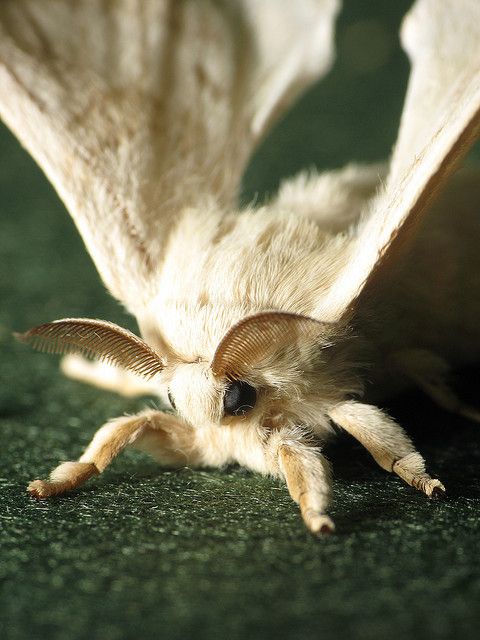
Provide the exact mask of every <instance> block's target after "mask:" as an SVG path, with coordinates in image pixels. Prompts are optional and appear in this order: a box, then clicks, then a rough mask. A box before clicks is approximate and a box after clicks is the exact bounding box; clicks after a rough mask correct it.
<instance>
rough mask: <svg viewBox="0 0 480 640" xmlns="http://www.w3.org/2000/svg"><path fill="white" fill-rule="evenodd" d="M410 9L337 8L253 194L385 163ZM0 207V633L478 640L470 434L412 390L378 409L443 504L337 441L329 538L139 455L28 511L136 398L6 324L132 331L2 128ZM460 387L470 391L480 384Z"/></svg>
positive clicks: (239, 492)
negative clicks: (92, 381)
mask: <svg viewBox="0 0 480 640" xmlns="http://www.w3.org/2000/svg"><path fill="white" fill-rule="evenodd" d="M409 4H410V3H409V2H403V1H402V2H392V0H383V1H379V0H377V1H376V2H357V1H355V0H350V1H349V2H347V3H346V7H345V10H344V12H343V14H342V17H341V19H340V22H339V28H338V37H337V41H338V47H339V55H338V61H337V63H336V66H335V68H334V70H333V72H332V73H331V74H330V75H329V77H328V78H327V79H326V80H325V81H324V82H323V83H321V84H320V85H319V86H318V87H314V88H313V89H312V90H311V91H310V92H309V93H308V95H306V96H305V97H304V98H303V99H302V100H301V102H300V103H299V104H298V105H297V107H296V108H295V109H294V110H293V111H292V112H291V113H290V114H289V115H288V117H287V118H286V119H285V120H284V121H283V122H282V123H281V124H280V125H279V126H278V127H277V128H276V129H275V131H274V132H273V133H272V135H271V137H270V138H269V139H268V140H267V141H266V143H265V144H264V146H263V147H262V149H260V150H259V152H258V154H257V156H256V158H255V159H254V161H253V162H252V164H251V166H250V168H249V170H248V172H247V175H246V178H245V185H244V196H245V198H246V199H251V198H252V197H253V196H255V195H257V196H258V198H259V199H261V198H262V197H263V196H264V194H265V193H268V192H272V191H273V190H274V189H275V187H276V185H277V184H278V181H279V179H280V178H281V177H282V176H287V175H289V174H291V173H294V172H295V171H297V170H300V169H301V168H304V167H308V166H312V165H316V166H318V167H319V168H324V167H325V168H326V167H337V166H341V165H343V164H344V163H346V162H348V161H350V160H353V159H355V160H361V161H372V160H378V159H382V158H385V157H387V155H388V154H389V151H390V149H391V147H392V144H393V142H394V139H395V133H396V129H397V125H398V118H399V115H400V111H401V104H402V99H403V94H404V90H405V83H406V77H407V63H406V61H405V59H404V57H403V54H402V53H401V52H400V50H399V48H398V45H397V36H396V33H397V29H398V24H399V20H400V17H401V15H402V14H403V13H404V11H405V10H406V8H407V7H408V6H409ZM0 210H1V221H0V234H1V237H0V259H1V262H0V265H1V270H0V288H1V302H2V304H1V309H0V343H1V355H0V368H1V369H0V371H1V382H0V413H1V418H2V420H1V427H0V428H1V438H2V439H1V450H0V456H1V462H0V486H1V494H0V495H1V510H0V522H1V531H0V541H1V558H0V579H1V594H0V620H1V622H0V625H1V627H0V636H1V637H2V638H6V639H7V638H8V640H19V639H22V640H26V639H27V638H28V639H30V638H33V639H35V638H54V639H77V638H93V639H96V638H102V639H105V640H116V639H120V638H127V639H130V638H138V637H141V638H154V637H165V638H172V639H176V638H189V637H195V638H216V637H221V638H224V637H229V638H261V637H262V638H263V637H277V638H291V639H294V638H299V639H300V638H302V639H309V638H334V637H342V638H343V637H347V638H353V639H357V638H358V639H364V638H386V637H388V638H390V639H392V640H396V639H400V638H425V639H427V638H429V639H432V638H451V637H453V636H454V635H455V636H456V637H459V638H473V637H478V626H479V623H480V609H479V602H480V567H479V560H478V546H479V539H478V534H479V529H480V527H479V523H478V519H479V511H478V509H479V504H480V483H479V481H478V478H477V474H476V469H478V467H479V464H478V463H479V460H480V437H479V431H478V429H479V427H478V426H477V425H473V424H471V423H468V422H466V421H463V420H460V419H458V418H455V417H452V416H450V415H448V414H444V413H442V412H440V411H439V410H438V409H436V408H435V407H434V406H432V404H431V403H429V402H428V401H427V400H426V399H424V398H423V397H422V396H420V395H418V394H410V395H408V396H405V397H403V398H401V399H399V400H397V401H395V403H392V405H391V407H390V409H391V411H392V413H393V414H394V415H395V417H397V418H398V419H399V420H401V421H402V423H403V424H404V425H405V426H406V427H407V428H408V430H409V432H410V433H411V434H412V435H413V436H414V438H415V441H416V442H417V444H418V445H419V447H420V449H421V451H422V452H423V453H424V454H425V455H426V457H427V460H428V461H429V464H430V468H431V469H432V470H433V471H434V472H435V474H438V475H439V477H441V478H442V479H443V481H444V482H445V484H446V485H447V489H448V498H447V499H446V500H445V501H443V502H440V503H432V502H429V501H428V500H427V499H426V498H424V497H423V496H422V495H420V494H418V493H416V492H415V491H413V490H412V489H410V488H409V487H407V486H405V485H403V484H402V483H401V482H400V481H399V480H398V479H396V478H394V477H392V476H389V475H388V474H386V473H384V472H383V471H381V470H380V469H379V468H378V467H377V466H376V465H375V464H374V463H373V462H372V461H371V459H370V458H369V456H368V455H367V454H366V453H365V451H364V450H363V449H362V448H361V447H360V446H358V445H356V444H355V443H353V442H352V441H350V439H349V438H347V437H346V436H345V437H342V438H340V439H339V440H338V441H337V442H336V443H334V444H332V445H331V446H329V448H328V456H329V458H330V459H331V460H332V462H333V464H334V471H335V496H334V503H333V505H332V509H331V513H332V516H333V518H334V519H335V521H336V523H337V528H338V532H337V534H336V535H334V536H332V537H330V538H327V539H322V540H316V539H314V538H312V537H310V535H309V534H308V533H307V532H306V530H305V529H304V526H303V524H302V522H301V520H300V517H299V515H298V513H297V509H296V507H295V505H294V504H293V503H292V501H291V500H290V498H289V496H288V494H287V491H286V489H285V488H284V487H283V486H281V485H280V484H278V483H277V482H275V481H272V480H270V479H267V478H262V477H259V476H255V475H252V474H250V473H247V472H245V471H244V470H241V469H238V468H233V469H227V470H225V471H212V472H194V471H191V470H190V469H182V470H180V471H175V472H172V471H168V472H165V471H162V470H161V469H160V468H159V467H157V465H156V464H155V463H154V462H153V461H151V460H150V459H148V458H146V457H144V456H141V455H140V454H134V453H127V454H126V455H123V456H122V457H121V458H120V459H119V460H118V461H116V462H115V463H114V464H113V465H112V467H111V468H110V469H108V471H107V472H106V473H105V474H104V475H103V476H102V477H100V478H98V479H96V480H94V481H92V482H91V483H90V484H89V485H87V486H86V487H85V488H83V489H82V490H79V491H76V492H75V493H74V494H72V495H70V496H67V497H64V498H61V499H55V500H52V501H49V502H41V503H39V502H35V501H33V500H31V499H29V498H28V497H27V495H26V493H25V485H26V483H27V481H28V480H30V479H32V478H34V477H37V476H39V475H40V476H44V475H45V474H46V473H47V472H48V471H49V470H50V469H51V468H52V467H53V466H54V465H55V464H56V463H57V462H58V461H59V460H68V459H72V458H75V457H76V456H78V455H79V454H80V452H81V450H82V447H83V446H85V444H86V443H87V442H88V441H89V439H90V437H91V435H92V434H93V432H94V431H95V429H96V428H97V427H98V426H99V425H100V424H102V422H104V421H105V420H106V419H108V418H110V417H113V416H116V415H119V414H122V413H123V412H127V411H129V412H133V411H136V410H138V409H140V408H142V407H143V406H145V401H129V400H125V399H121V398H118V397H116V396H114V395H113V394H109V393H106V392H101V391H97V390H95V389H93V388H90V387H87V386H84V385H81V384H78V383H75V382H73V381H69V380H66V379H65V378H63V377H62V375H60V373H59V372H58V368H57V363H56V360H55V358H51V357H48V356H44V355H39V354H38V353H34V352H31V351H29V350H28V349H26V348H25V347H23V346H22V345H18V344H16V343H15V342H14V341H13V340H12V337H11V332H12V330H23V329H26V328H28V327H29V326H32V325H34V324H38V323H40V322H42V321H46V320H51V319H54V318H60V317H65V316H75V315H80V316H93V317H95V316H96V317H101V318H106V319H110V320H113V321H117V322H120V323H122V324H128V323H129V322H130V320H129V319H128V318H126V317H125V314H124V313H123V312H122V310H121V309H120V308H119V307H118V305H117V304H116V303H115V302H114V301H112V299H110V298H109V297H108V295H107V294H106V293H105V291H104V290H103V288H102V286H101V285H100V283H99V279H98V277H97V275H96V273H95V270H94V268H93V266H92V264H91V261H90V259H89V257H88V256H87V254H86V252H85V250H84V248H83V246H82V244H81V241H80V239H79V237H78V235H77V233H76V231H75V229H74V226H73V224H72V222H71V221H70V219H69V217H68V215H67V214H66V213H65V211H64V209H63V207H62V205H61V204H60V203H59V201H58V199H57V197H56V196H55V194H54V193H53V191H52V189H51V188H50V186H49V185H48V183H47V182H46V180H45V178H44V177H43V175H42V174H41V173H40V171H39V170H38V169H37V168H36V166H35V165H34V164H33V162H32V161H31V160H30V158H29V157H28V156H27V155H26V154H25V153H24V152H23V151H22V150H21V149H20V148H19V146H18V144H17V143H16V142H15V140H14V139H13V138H12V137H11V136H10V135H9V133H8V132H7V131H5V130H2V131H1V132H0ZM130 326H132V325H131V324H130ZM458 383H459V385H460V384H461V385H462V386H463V391H462V392H463V393H464V394H467V395H468V394H470V395H471V396H472V398H474V397H475V392H476V390H477V389H478V375H477V376H476V374H475V372H464V373H463V375H462V376H461V377H459V378H458ZM151 403H152V401H150V404H151Z"/></svg>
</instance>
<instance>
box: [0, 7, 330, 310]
mask: <svg viewBox="0 0 480 640" xmlns="http://www.w3.org/2000/svg"><path fill="white" fill-rule="evenodd" d="M336 11H337V0H297V1H296V2H294V3H292V2H290V0H230V1H224V2H216V1H214V0H116V1H115V2H110V1H109V0H76V1H75V2H72V1H71V0H44V1H42V2H38V1H37V0H2V2H1V3H0V115H1V116H2V118H3V119H4V120H5V122H6V123H7V124H8V126H9V127H10V128H11V129H12V130H13V131H14V133H15V134H16V135H17V136H18V138H19V139H20V140H21V142H22V143H23V144H24V145H25V146H26V148H27V149H28V150H29V151H30V153H31V154H32V155H33V156H34V158H35V159H36V160H37V162H38V163H39V165H40V166H41V167H42V168H43V170H44V171H45V173H46V174H47V176H48V177H49V179H50V180H51V182H52V183H53V185H54V187H55V188H56V189H57V191H58V193H59V195H60V196H61V198H62V199H63V201H64V202H65V204H66V206H67V208H68V209H69V211H70V213H71V215H72V217H73V218H74V220H75V223H76V225H77V226H78V229H79V231H80V233H81V234H82V236H83V239H84V241H85V244H86V245H87V248H88V250H89V252H90V253H91V255H92V257H93V259H94V261H95V263H96V266H97V268H98V270H99V272H100V274H101V276H102V278H103V280H104V282H105V284H106V285H107V287H108V288H109V289H110V291H111V292H112V293H113V295H115V296H116V297H117V298H118V299H120V300H121V301H123V302H124V303H125V304H126V305H127V306H128V307H129V308H130V310H134V309H135V308H136V307H137V305H139V304H142V303H143V302H144V301H145V298H146V297H147V298H148V295H149V286H150V285H151V282H152V278H153V276H154V274H155V273H156V272H157V271H158V268H159V266H160V262H161V260H162V253H163V249H164V246H165V244H166V242H167V241H168V233H169V230H170V228H171V226H172V225H173V224H174V222H175V220H176V218H177V215H178V212H179V210H181V209H182V208H183V207H186V206H191V205H195V206H199V207H201V206H202V204H204V203H205V202H206V201H207V200H208V199H211V198H212V197H213V198H214V199H215V200H216V201H217V203H218V204H219V205H220V206H229V205H231V203H232V201H233V199H234V198H235V195H236V192H237V188H238V185H239V181H240V178H241V175H242V172H243V169H244V166H245V163H246V162H247V160H248V157H249V155H250V154H251V153H252V150H253V148H254V146H255V144H256V143H257V141H258V140H259V138H260V137H261V136H262V135H264V133H265V131H266V129H267V127H268V126H269V125H270V123H271V122H272V120H273V119H274V118H275V117H277V116H278V115H279V114H280V112H281V111H282V110H283V109H284V108H285V107H286V106H288V104H289V103H290V102H291V100H292V99H293V98H294V97H296V96H297V94H298V93H299V92H300V91H302V90H303V89H304V88H305V87H306V86H308V85H309V84H310V83H312V82H313V81H314V80H315V79H317V78H318V77H319V76H320V75H321V74H323V73H324V72H326V70H327V69H328V67H329V65H330V62H331V59H332V46H333V45H332V40H333V21H334V18H335V14H336Z"/></svg>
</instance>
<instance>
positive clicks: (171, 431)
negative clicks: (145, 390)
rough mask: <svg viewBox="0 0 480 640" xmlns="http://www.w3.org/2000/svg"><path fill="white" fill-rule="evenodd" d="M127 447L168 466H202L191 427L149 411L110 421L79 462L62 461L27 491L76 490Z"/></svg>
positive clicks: (46, 494)
mask: <svg viewBox="0 0 480 640" xmlns="http://www.w3.org/2000/svg"><path fill="white" fill-rule="evenodd" d="M127 446H132V447H135V448H137V449H140V450H142V451H146V452H148V453H150V454H151V455H153V456H154V457H155V458H156V459H158V460H159V461H160V462H162V463H164V464H166V465H168V466H181V465H192V466H195V465H197V464H200V463H201V454H200V452H199V450H198V449H197V447H196V446H195V433H194V430H193V429H192V427H190V426H189V425H187V424H186V423H185V422H183V421H182V420H180V419H179V418H177V417H176V416H173V415H171V414H168V413H163V412H162V411H151V410H148V411H144V412H142V413H139V414H137V415H135V416H128V417H122V418H116V419H114V420H111V421H110V422H107V423H106V424H105V425H104V426H103V427H101V428H100V429H99V430H98V431H97V433H96V434H95V436H94V437H93V440H92V441H91V443H90V444H89V445H88V447H87V449H86V450H85V453H84V454H83V455H82V456H81V457H80V458H79V460H78V461H76V462H63V463H62V464H60V465H59V466H58V467H56V468H55V469H54V470H53V471H52V472H51V474H50V477H49V479H48V480H34V481H33V482H30V484H29V485H28V488H27V490H28V492H29V493H30V495H32V496H33V497H35V498H49V497H51V496H56V495H60V494H62V493H66V492H67V491H71V490H72V489H76V488H77V487H79V486H80V485H82V484H83V483H84V482H86V481H87V480H88V479H89V478H91V477H92V476H94V475H97V474H99V473H101V472H102V471H103V470H104V469H106V467H107V466H108V465H109V464H110V462H112V460H113V459H114V458H115V457H116V456H117V455H118V454H119V453H120V452H121V451H123V449H125V447H127Z"/></svg>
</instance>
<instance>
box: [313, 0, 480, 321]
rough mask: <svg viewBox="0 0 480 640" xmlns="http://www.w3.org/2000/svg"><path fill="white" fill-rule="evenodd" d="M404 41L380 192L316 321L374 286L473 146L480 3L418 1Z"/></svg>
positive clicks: (478, 111) (478, 110)
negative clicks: (395, 129) (396, 125)
mask: <svg viewBox="0 0 480 640" xmlns="http://www.w3.org/2000/svg"><path fill="white" fill-rule="evenodd" d="M402 42H403V45H404V46H405V48H406V49H407V51H408V54H409V57H410V59H411V63H412V71H411V75H410V80H409V85H408V90H407V96H406V102H405V108H404V112H403V115H402V121H401V126H400V132H399V136H398V140H397V143H396V145H395V149H394V151H393V155H392V162H391V166H390V170H389V175H388V177H387V180H386V183H385V188H384V189H383V190H382V192H381V193H379V195H378V196H376V197H375V198H374V199H373V200H372V201H371V202H370V203H369V205H368V207H367V210H366V211H365V213H364V215H363V216H362V219H361V220H360V222H359V223H358V224H357V225H356V226H355V227H354V228H353V229H352V230H351V235H352V238H353V239H352V249H351V252H350V254H349V256H348V260H346V262H345V264H344V266H343V268H342V269H341V270H340V275H339V278H338V279H337V280H336V282H335V283H334V285H333V286H332V288H331V289H330V290H329V292H328V293H327V295H326V296H325V298H324V299H323V300H322V301H321V303H320V305H319V307H318V309H317V311H316V314H315V315H316V317H320V318H322V320H335V319H338V318H340V317H342V315H344V314H348V312H349V310H350V309H351V308H353V307H354V306H355V301H356V300H357V298H358V297H359V295H360V294H361V292H362V291H363V290H364V288H365V287H366V285H367V284H368V285H370V284H371V285H373V284H374V283H375V279H376V276H378V275H379V274H380V273H381V270H382V266H383V264H384V263H385V260H386V258H387V257H390V258H392V257H394V253H395V251H397V250H400V249H401V248H402V247H403V246H404V245H405V243H407V242H408V238H409V237H410V236H409V234H410V233H412V232H413V231H414V228H415V225H416V224H417V223H418V221H419V220H420V218H421V215H422V213H423V212H425V211H426V209H427V208H428V206H429V204H430V202H431V201H432V199H433V197H434V196H435V194H436V193H437V192H438V190H439V189H440V188H441V187H442V185H443V184H444V183H445V182H446V180H447V179H448V178H449V176H450V175H451V174H452V173H453V171H454V170H455V168H456V167H457V165H458V163H459V161H460V160H461V159H462V157H463V156H464V155H465V153H466V152H467V151H468V149H469V148H470V146H471V145H472V144H473V142H474V141H475V139H476V138H477V137H478V133H479V123H480V4H479V3H478V2H477V0H461V1H459V2H455V3H452V2H449V0H417V2H416V3H415V4H414V6H413V9H412V10H411V11H410V13H409V14H408V15H407V16H406V18H405V21H404V23H403V28H402ZM452 213H453V212H452Z"/></svg>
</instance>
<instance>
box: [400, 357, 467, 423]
mask: <svg viewBox="0 0 480 640" xmlns="http://www.w3.org/2000/svg"><path fill="white" fill-rule="evenodd" d="M393 360H394V363H395V366H396V367H397V368H398V369H399V370H400V371H402V373H403V374H404V375H406V376H407V377H408V378H410V380H412V382H413V383H414V384H415V385H417V386H418V387H419V388H420V389H421V390H422V391H423V392H424V393H425V394H426V395H427V396H428V397H429V398H431V399H432V400H433V401H434V402H436V403H437V404H438V406H439V407H441V408H442V409H445V410H446V411H449V412H450V413H456V414H458V415H460V416H463V417H464V418H468V419H469V420H473V421H474V422H480V410H479V409H477V408H475V407H472V406H470V405H468V404H466V403H464V402H462V400H460V398H459V397H458V395H457V394H456V393H455V391H454V390H453V389H452V388H451V387H450V385H449V384H448V377H449V374H450V372H451V369H450V366H449V365H448V363H447V362H446V361H445V360H444V359H443V358H442V357H440V356H438V355H437V354H436V353H433V352H432V351H428V350H426V349H406V350H404V351H400V352H399V353H396V354H395V355H394V357H393Z"/></svg>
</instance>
